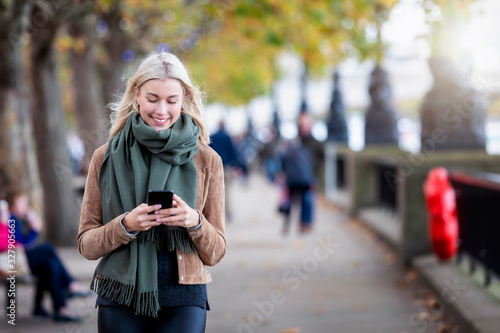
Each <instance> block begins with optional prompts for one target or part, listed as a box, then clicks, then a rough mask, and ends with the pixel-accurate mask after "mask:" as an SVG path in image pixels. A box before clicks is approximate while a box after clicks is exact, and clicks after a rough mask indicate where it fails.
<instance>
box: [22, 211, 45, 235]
mask: <svg viewBox="0 0 500 333" xmlns="http://www.w3.org/2000/svg"><path fill="white" fill-rule="evenodd" d="M26 219H27V220H28V222H29V224H30V226H31V229H33V230H34V231H36V232H40V230H42V220H41V219H40V218H39V217H38V215H37V214H36V213H35V211H33V210H30V211H29V212H28V214H26Z"/></svg>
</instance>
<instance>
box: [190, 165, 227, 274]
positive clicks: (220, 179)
mask: <svg viewBox="0 0 500 333" xmlns="http://www.w3.org/2000/svg"><path fill="white" fill-rule="evenodd" d="M217 161H218V163H217V165H216V167H215V171H214V172H213V174H212V175H211V177H210V179H209V181H208V186H209V188H208V193H210V194H209V195H208V196H207V200H206V202H205V205H204V206H203V209H202V211H201V213H202V220H203V221H202V224H201V228H200V229H198V230H189V235H190V236H191V239H192V241H193V243H194V245H195V247H196V250H197V251H198V255H199V256H200V259H201V261H202V262H203V263H204V264H205V265H207V266H214V265H216V264H217V263H219V262H220V261H221V260H222V258H223V257H224V255H225V253H226V237H225V227H224V223H225V211H224V169H223V167H222V160H221V159H220V157H218V160H217Z"/></svg>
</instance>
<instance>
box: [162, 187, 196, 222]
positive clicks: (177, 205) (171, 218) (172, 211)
mask: <svg viewBox="0 0 500 333" xmlns="http://www.w3.org/2000/svg"><path fill="white" fill-rule="evenodd" d="M172 206H173V207H172V208H167V209H162V210H159V211H158V213H159V215H162V216H164V217H162V218H161V219H160V221H161V223H163V224H164V225H168V226H178V227H185V228H193V227H196V226H197V225H198V224H200V215H199V214H198V212H197V211H196V210H194V209H193V208H191V207H189V205H188V204H187V203H185V202H184V201H183V200H182V199H181V198H180V197H179V196H178V195H176V194H174V202H173V204H172Z"/></svg>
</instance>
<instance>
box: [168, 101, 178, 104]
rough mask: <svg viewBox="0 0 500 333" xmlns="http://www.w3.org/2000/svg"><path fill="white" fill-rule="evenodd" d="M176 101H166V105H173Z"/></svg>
mask: <svg viewBox="0 0 500 333" xmlns="http://www.w3.org/2000/svg"><path fill="white" fill-rule="evenodd" d="M175 103H177V101H168V104H175Z"/></svg>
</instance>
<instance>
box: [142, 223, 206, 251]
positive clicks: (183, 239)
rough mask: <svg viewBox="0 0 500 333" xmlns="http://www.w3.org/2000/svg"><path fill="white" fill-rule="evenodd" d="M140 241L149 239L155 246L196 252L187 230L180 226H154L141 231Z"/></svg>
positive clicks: (169, 249) (170, 249)
mask: <svg viewBox="0 0 500 333" xmlns="http://www.w3.org/2000/svg"><path fill="white" fill-rule="evenodd" d="M140 239H141V241H142V242H144V241H151V242H153V243H154V244H155V246H156V248H157V249H158V250H159V249H162V248H165V247H166V249H167V250H168V251H174V250H175V249H176V248H177V249H179V250H180V251H182V252H184V253H194V254H198V251H196V247H195V246H194V244H193V242H192V241H191V239H190V238H189V235H188V234H187V231H186V229H185V228H182V227H160V228H158V227H156V228H151V229H149V230H147V231H145V232H141V237H140Z"/></svg>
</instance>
